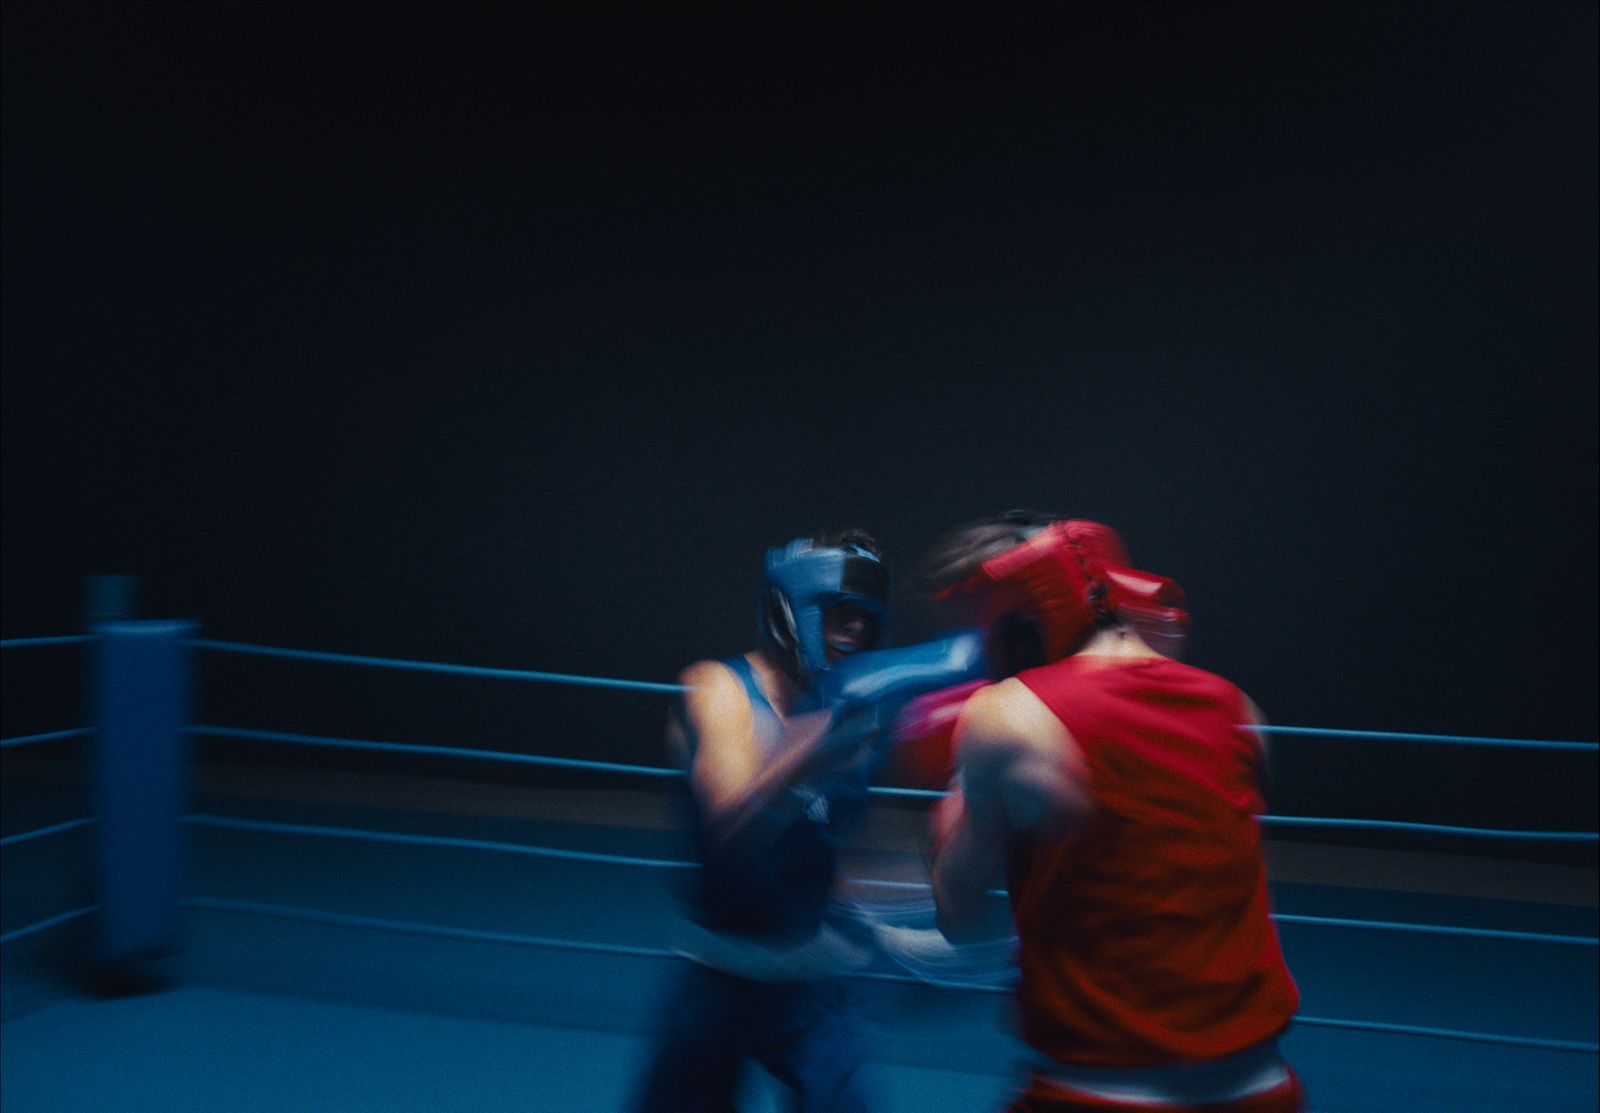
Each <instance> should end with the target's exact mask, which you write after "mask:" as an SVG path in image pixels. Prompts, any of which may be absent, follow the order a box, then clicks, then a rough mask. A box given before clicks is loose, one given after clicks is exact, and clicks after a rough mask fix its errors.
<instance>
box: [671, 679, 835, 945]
mask: <svg viewBox="0 0 1600 1113" xmlns="http://www.w3.org/2000/svg"><path fill="white" fill-rule="evenodd" d="M719 663H720V664H723V665H726V666H727V667H728V668H729V669H731V670H732V671H733V674H734V675H735V676H737V677H738V678H739V679H740V681H741V682H742V683H743V684H744V689H745V694H746V696H747V697H748V698H749V700H750V713H751V716H752V719H753V724H752V729H753V732H754V735H755V740H756V743H757V744H758V745H759V746H761V747H762V748H763V749H764V750H766V751H767V752H768V753H771V752H772V751H773V750H775V749H776V748H777V747H778V746H779V745H781V744H782V741H783V720H782V719H781V718H780V717H779V715H778V712H777V710H776V709H775V708H774V707H773V706H772V704H771V703H770V702H769V701H768V699H767V697H766V695H765V694H764V693H763V692H762V691H761V687H760V685H758V684H757V683H756V678H755V671H754V670H753V669H752V668H751V667H750V662H749V661H748V660H747V659H746V658H744V657H742V656H740V657H727V658H723V659H721V660H720V662H719ZM676 714H677V715H678V717H679V722H680V724H681V725H682V726H683V728H684V736H685V738H686V740H687V741H688V744H689V747H690V752H691V753H693V750H694V747H695V746H696V745H698V740H697V739H696V738H695V736H694V732H693V730H692V729H691V727H690V725H689V723H688V717H687V716H686V715H685V714H684V713H683V708H682V702H681V701H680V702H679V704H678V706H677V708H676ZM792 791H797V792H801V793H803V794H804V795H805V796H807V797H808V798H809V803H808V804H807V806H806V808H805V810H804V811H803V812H802V813H801V814H800V815H799V816H797V817H796V818H795V819H794V820H793V821H792V822H791V823H789V824H788V826H786V827H784V828H783V830H782V831H780V832H779V833H778V834H777V836H776V837H774V838H773V840H772V842H771V845H769V846H767V847H765V848H764V849H762V850H761V851H759V852H757V853H748V850H749V848H748V847H736V848H733V849H734V851H735V852H734V853H729V852H728V849H727V848H720V847H718V846H715V845H713V844H712V843H710V841H709V840H708V839H707V838H706V837H705V823H704V816H703V815H702V814H701V811H700V807H699V804H698V802H697V801H696V800H695V798H694V794H693V793H692V792H687V791H686V792H685V793H684V795H685V796H686V797H687V806H688V809H689V825H690V830H691V831H692V833H693V836H694V843H695V849H696V850H697V851H698V853H699V858H700V862H701V869H700V872H699V875H698V877H697V879H696V881H695V883H694V885H693V888H692V895H691V903H692V904H693V906H694V912H695V914H696V918H697V919H698V920H699V922H700V923H701V925H702V926H704V927H707V928H709V929H711V930H713V931H720V932H726V933H728V934H731V935H743V936H756V937H773V938H781V937H785V936H794V937H801V936H805V935H809V934H811V933H812V932H815V931H816V930H817V929H818V928H819V927H820V926H821V924H822V921H823V919H824V916H825V914H826V912H827V909H828V902H829V897H830V895H831V893H832V890H833V883H834V877H835V874H836V871H837V868H838V851H837V841H838V840H837V838H836V835H835V832H836V829H837V828H838V827H840V826H841V825H842V824H844V823H846V822H848V821H850V820H853V819H855V818H857V817H858V816H859V815H860V813H861V812H863V811H864V810H865V803H866V784H865V781H864V779H863V780H862V781H861V783H859V784H857V783H856V782H855V780H852V779H848V778H829V779H828V780H827V781H825V782H816V783H813V784H808V785H804V786H801V787H799V788H797V789H794V790H792ZM739 851H746V852H744V853H740V852H739Z"/></svg>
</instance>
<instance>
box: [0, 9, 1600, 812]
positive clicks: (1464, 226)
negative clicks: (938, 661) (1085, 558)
mask: <svg viewBox="0 0 1600 1113" xmlns="http://www.w3.org/2000/svg"><path fill="white" fill-rule="evenodd" d="M1596 10H1597V9H1596V6H1595V5H1594V4H1589V3H1584V4H1568V3H1544V4H1535V5H1524V4H1507V5H1498V4H1496V5H1488V4H1464V3H1463V4H1447V5H1433V4H1394V5H1372V6H1367V5H1355V4H1305V3H1288V4H1279V3H1271V4H1236V3H1227V4H1207V5H1201V4H1183V5H1174V6H1166V5H1136V4H1115V5H1098V4H1089V5H1049V6H1023V5H982V6H970V7H968V6H960V7H950V6H922V5H918V6H892V5H871V6H853V5H808V6H768V5H761V6H728V7H721V6H699V5H689V6H678V5H661V6H657V7H624V6H616V5H596V6H579V5H552V6H537V5H530V6H507V7H473V6H446V5H437V6H426V7H401V6H396V5H389V4H379V5H371V6H366V5H320V4H311V5H283V4H251V5H230V4H204V5H162V4H122V5H119V4H92V5H91V4H61V3H51V4H33V3H16V2H11V3H7V5H6V7H5V9H4V28H3V29H4V197H3V200H4V224H3V234H4V240H3V249H4V276H3V293H4V307H3V308H4V534H3V554H0V555H3V560H4V589H3V605H4V610H3V632H4V635H5V636H6V637H18V636H28V635H37V634H57V633H66V632H71V631H74V630H77V629H80V628H81V627H82V622H83V617H82V616H83V596H84V587H83V585H84V578H85V577H86V576H88V575H91V574H96V573H125V574H131V575H135V576H137V577H139V583H140V600H139V610H140V613H142V614H144V615H147V616H158V617H168V616H183V617H193V618H196V619H198V620H199V621H200V622H201V623H202V626H203V629H204V632H205V633H206V634H207V635H208V636H211V637H215V638H223V639H230V640H238V641H246V642H257V643H264V644H270V645H284V646H292V647H299V648H308V649H319V650H330V651H338V652H351V653H361V654H374V655H383V656H397V657H414V658H425V659H431V660H442V661H452V662H458V663H463V664H474V665H489V666H504V667H512V668H531V669H542V670H552V671H560V672H572V673H580V674H591V675H603V676H612V677H622V678H629V679H642V680H663V681H664V680H671V679H672V678H673V677H674V675H675V673H676V671H677V670H678V669H679V668H680V667H682V665H683V664H685V663H686V662H687V661H689V660H691V659H693V658H695V657H698V656H704V655H708V654H721V653H729V652H735V651H738V650H740V649H743V648H746V647H747V646H748V645H749V644H750V643H751V642H752V641H753V618H754V610H755V598H756V588H757V584H758V580H759V562H760V554H761V550H762V549H763V548H764V547H765V546H767V545H771V544H775V543H779V542H782V541H784V540H786V539H787V538H789V537H791V536H793V535H795V534H799V533H804V532H810V531H812V530H815V529H818V528H825V527H838V526H844V525H860V526H863V527H865V528H867V529H869V530H871V531H873V532H874V533H875V534H877V535H878V537H879V538H880V539H881V540H882V541H883V543H884V544H885V546H886V547H887V548H888V549H889V550H890V555H891V558H892V560H893V561H894V563H895V565H896V567H897V569H898V570H900V571H901V572H905V571H907V570H909V568H910V567H911V565H912V563H913V562H914V561H915V559H916V557H917V556H918V555H919V554H920V552H921V550H922V549H924V548H925V547H926V546H927V545H928V544H929V543H930V542H931V541H932V540H933V539H934V538H935V537H936V536H937V535H938V534H940V533H941V532H943V531H944V530H945V529H946V528H948V527H950V526H952V525H954V524H957V523H960V522H962V521H965V520H967V519H970V518H972V517H975V516H978V515H983V514H988V513H993V512H996V511H999V510H1002V509H1005V508H1007V507H1012V506H1034V507H1042V508H1047V509H1053V510H1060V511H1065V512H1069V513H1072V514H1074V515H1079V516H1091V517H1098V518H1101V519H1103V520H1105V521H1108V522H1110V523H1112V524H1113V525H1116V526H1118V527H1119V528H1120V529H1121V530H1122V531H1123V533H1124V536H1125V537H1126V538H1127V540H1128V542H1129V545H1130V548H1131V549H1132V552H1133V555H1134V558H1135V560H1136V562H1137V563H1139V564H1141V565H1142V566H1144V567H1146V568H1149V569H1151V570H1153V571H1158V572H1162V573H1166V574H1169V575H1172V576H1173V577H1175V578H1177V579H1178V580H1179V581H1180V582H1182V583H1183V585H1184V586H1185V588H1186V589H1187V590H1188V593H1189V597H1190V602H1191V608H1192V611H1193V613H1194V616H1195V622H1196V628H1195V637H1194V639H1193V642H1192V651H1191V654H1190V659H1191V660H1193V661H1194V662H1196V663H1198V664H1200V665H1202V666H1204V667H1208V668H1212V669H1215V670H1217V671H1220V672H1222V673H1224V674H1226V675H1228V676H1230V677H1232V678H1234V679H1235V680H1237V681H1238V682H1239V683H1240V684H1241V685H1242V686H1244V687H1245V688H1246V689H1247V690H1248V691H1250V692H1251V694H1252V695H1253V696H1254V697H1255V698H1256V699H1257V700H1258V702H1260V703H1261V704H1262V706H1263V707H1264V708H1265V710H1266V712H1267V714H1268V715H1269V716H1270V717H1271V718H1273V719H1274V720H1275V721H1277V722H1280V723H1287V724H1300V725H1318V726H1338V727H1353V728H1366V729H1378V730H1402V731H1428V732H1444V733H1464V734H1474V735H1501V736H1518V737H1532V738H1558V739H1580V740H1581V739H1587V740H1592V739H1594V737H1595V735H1596V729H1597V725H1596V685H1595V677H1596V672H1597V667H1596V666H1597V661H1596V629H1595V623H1596V610H1597V608H1596V591H1595V583H1596V581H1595V563H1596V538H1595V534H1596V520H1597V514H1596V507H1597V500H1596V487H1595V485H1596V471H1597V468H1596V464H1597V455H1596V442H1595V427H1596V408H1597V407H1596V362H1597V343H1596V308H1595V307H1596V293H1597V290H1596V246H1597V245H1596V225H1595V210H1596V200H1597V190H1596V154H1597V148H1596V138H1595V136H1596V130H1597V121H1596ZM931 629H932V627H931V624H930V621H929V618H928V616H927V615H926V614H925V613H924V612H923V611H921V610H920V609H919V608H918V607H917V605H916V603H915V601H914V600H908V601H907V605H906V606H905V607H904V608H903V618H902V620H901V622H900V630H899V633H900V635H901V637H902V640H906V639H913V638H918V637H922V636H926V635H927V634H928V633H930V632H931ZM18 653H19V651H11V652H8V653H7V655H6V657H7V660H6V667H7V672H8V684H7V689H8V692H7V704H8V712H7V713H8V717H9V718H11V719H12V720H14V721H16V722H23V721H24V720H25V719H26V718H27V714H26V712H25V711H23V710H21V709H20V707H21V704H22V703H23V702H25V701H24V699H23V694H22V692H21V690H22V689H23V688H27V689H28V692H27V693H26V694H27V696H28V698H30V699H33V700H35V702H37V700H38V699H39V698H41V697H40V695H39V693H40V691H41V690H43V689H46V688H49V687H50V685H48V684H46V683H44V682H43V681H36V680H35V678H34V675H35V674H34V671H32V670H36V669H39V668H43V667H44V666H41V665H33V664H24V663H22V662H21V661H20V659H18ZM206 670H207V675H206V685H207V686H206V692H207V707H206V712H205V713H206V715H207V716H208V718H210V719H211V720H212V721H222V722H227V723H230V724H232V725H239V726H259V727H271V728H278V729H289V730H307V731H313V732H319V733H328V734H340V733H345V734H349V735H351V736H354V737H366V738H380V739H393V740H408V741H416V742H433V743H438V744H447V745H476V746H504V747H509V748H520V749H528V750H531V751H534V752H553V753H576V754H591V755H594V756H599V757H606V758H613V759H621V760H648V761H657V760H659V758H660V754H659V742H658V729H657V727H658V724H659V721H660V714H661V710H662V704H663V697H660V696H653V695H628V694H612V693H595V692H594V691H592V690H578V689H555V688H548V687H542V686H540V687H533V686H526V685H505V684H490V683H487V682H483V683H479V682H474V681H462V680H447V679H435V678H429V677H422V676H418V675H415V674H400V675H398V676H396V675H390V674H380V673H375V672H371V671H368V670H341V669H332V668H326V667H315V668H313V667H307V666H301V665H280V664H273V663H270V662H264V661H257V660H244V659H231V658H220V657H215V658H211V657H208V660H207V663H206ZM46 702H48V700H46ZM48 725H59V724H48ZM38 729H47V726H40V727H39V728H38ZM1292 745H1293V746H1297V747H1298V749H1296V750H1295V753H1296V754H1298V755H1299V756H1298V757H1289V756H1287V750H1288V748H1289V747H1291V746H1292ZM1281 747H1282V749H1283V750H1284V751H1285V754H1286V756H1285V757H1284V758H1283V759H1282V760H1284V761H1285V762H1287V763H1289V764H1291V765H1292V763H1293V762H1294V761H1297V760H1298V761H1301V762H1302V763H1304V764H1303V765H1302V767H1301V768H1300V770H1299V772H1298V773H1296V772H1295V771H1294V770H1293V769H1288V770H1287V771H1286V772H1285V773H1284V774H1283V775H1280V781H1281V782H1287V783H1289V784H1291V785H1298V788H1290V789H1288V791H1289V792H1290V793H1291V795H1292V794H1294V793H1297V792H1298V793H1303V794H1304V797H1305V799H1304V808H1303V810H1306V811H1308V812H1310V813H1311V814H1318V813H1321V814H1330V813H1338V812H1343V813H1345V814H1355V813H1373V814H1389V813H1394V814H1405V815H1406V816H1407V817H1410V818H1429V817H1430V816H1433V817H1436V818H1437V817H1438V816H1434V813H1432V812H1428V809H1427V808H1426V807H1422V808H1421V809H1420V811H1419V806H1418V800H1419V798H1425V799H1432V798H1433V797H1434V796H1435V795H1437V794H1438V792H1439V790H1440V786H1441V785H1442V786H1444V788H1447V789H1450V790H1451V794H1458V795H1460V796H1461V798H1462V799H1463V800H1464V801H1466V803H1465V804H1463V805H1462V807H1463V808H1464V809H1465V811H1466V812H1470V813H1472V814H1470V815H1456V814H1454V813H1453V811H1451V809H1445V810H1446V811H1451V814H1450V818H1452V819H1456V820H1460V821H1469V822H1470V821H1473V820H1476V821H1479V822H1483V821H1486V820H1492V819H1494V818H1495V813H1494V809H1495V807H1497V806H1498V804H1497V801H1499V800H1500V799H1501V798H1502V797H1505V796H1510V797H1515V798H1516V801H1517V807H1516V811H1517V812H1518V814H1519V815H1523V813H1527V814H1541V815H1544V817H1545V818H1547V819H1548V818H1549V816H1550V815H1555V816H1557V818H1566V819H1573V820H1574V821H1578V822H1583V821H1586V822H1587V823H1588V824H1590V825H1591V828H1592V824H1593V822H1594V819H1593V814H1594V813H1593V802H1592V793H1593V789H1594V775H1595V774H1594V770H1595V765H1594V761H1593V760H1592V759H1585V758H1571V757H1564V756H1563V757H1556V756H1549V755H1517V754H1513V755H1509V756H1508V755H1505V754H1496V755H1494V756H1493V758H1492V759H1491V758H1489V757H1487V756H1485V755H1482V754H1479V753H1474V752H1469V751H1465V750H1459V749H1458V750H1443V749H1439V748H1434V747H1406V746H1395V745H1392V744H1383V745H1380V746H1377V747H1374V746H1371V745H1368V744H1365V743H1339V744H1337V746H1336V748H1331V749H1330V748H1329V747H1330V744H1328V743H1316V742H1306V743H1293V744H1292V743H1290V742H1289V741H1287V740H1285V741H1284V742H1283V743H1282V744H1281ZM1319 747H1320V749H1319ZM1485 807H1488V808H1489V809H1490V814H1487V815H1486V814H1485V812H1484V811H1483V809H1484V808H1485ZM1283 810H1289V809H1287V808H1285V809H1283ZM1424 812H1426V813H1427V814H1421V813H1424ZM1574 817H1575V818H1574ZM1524 818H1525V816H1524Z"/></svg>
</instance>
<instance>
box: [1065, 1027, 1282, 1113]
mask: <svg viewBox="0 0 1600 1113" xmlns="http://www.w3.org/2000/svg"><path fill="white" fill-rule="evenodd" d="M1034 1074H1035V1075H1036V1076H1038V1077H1039V1078H1041V1079H1044V1080H1045V1081H1047V1082H1049V1083H1051V1084H1052V1085H1055V1086H1060V1087H1062V1088H1063V1089H1067V1090H1071V1091H1073V1092H1075V1093H1079V1094H1083V1095H1085V1096H1086V1097H1095V1098H1101V1099H1103V1100H1106V1101H1120V1102H1124V1103H1126V1104H1128V1105H1161V1104H1167V1105H1202V1104H1205V1103H1207V1102H1227V1101H1238V1100H1239V1099H1240V1098H1247V1097H1250V1096H1251V1095H1252V1094H1260V1093H1265V1092H1266V1091H1268V1090H1271V1089H1274V1088H1276V1087H1278V1086H1282V1085H1283V1084H1284V1083H1286V1082H1288V1081H1289V1078H1290V1074H1289V1066H1288V1064H1287V1063H1285V1062H1284V1061H1283V1056H1282V1055H1280V1054H1279V1052H1278V1041H1277V1040H1268V1041H1267V1042H1265V1043H1259V1044H1256V1045H1255V1046H1254V1047H1250V1048H1246V1049H1245V1050H1243V1051H1239V1052H1236V1053H1234V1054H1232V1055H1228V1056H1224V1057H1223V1058H1221V1059H1211V1060H1208V1061H1206V1062H1203V1063H1169V1064H1165V1065H1162V1066H1158V1067H1084V1066H1078V1065H1076V1064H1073V1063H1058V1062H1055V1061H1054V1060H1046V1061H1044V1062H1042V1063H1040V1064H1038V1065H1037V1066H1036V1067H1035V1069H1034Z"/></svg>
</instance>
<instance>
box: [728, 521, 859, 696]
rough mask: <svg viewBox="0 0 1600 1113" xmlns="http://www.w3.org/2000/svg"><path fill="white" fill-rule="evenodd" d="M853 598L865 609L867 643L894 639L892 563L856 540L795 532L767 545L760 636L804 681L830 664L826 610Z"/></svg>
mask: <svg viewBox="0 0 1600 1113" xmlns="http://www.w3.org/2000/svg"><path fill="white" fill-rule="evenodd" d="M837 603H853V604H855V605H856V606H858V607H859V608H861V610H862V612H863V613H864V614H865V616H866V618H867V620H868V622H867V631H866V634H865V636H864V638H863V642H862V648H863V649H879V648H881V647H883V646H884V645H886V644H887V643H888V640H889V569H888V568H887V567H886V566H885V565H884V563H883V561H882V560H881V559H879V557H878V556H877V555H876V554H874V553H871V552H869V551H868V550H866V549H863V548H860V547H858V546H856V545H842V546H838V547H833V546H818V545H816V544H815V543H814V542H813V541H811V540H810V539H809V538H804V537H802V538H796V539H795V540H793V541H791V542H789V544H787V545H784V546H781V547H779V548H774V549H768V550H767V557H766V577H765V586H764V587H763V589H762V599H761V613H760V616H759V628H760V633H761V642H762V644H763V645H764V646H766V647H768V648H769V649H771V650H772V651H773V652H774V653H775V654H776V655H777V656H778V657H779V659H781V660H782V661H784V662H785V664H786V665H787V667H788V668H789V671H790V672H791V673H793V674H794V675H795V677H796V678H797V679H799V680H801V681H802V682H806V683H809V681H810V680H811V679H812V678H813V677H815V676H816V675H817V674H819V673H821V672H823V671H824V670H826V669H827V667H828V643H827V637H826V635H825V633H824V612H825V611H826V610H827V609H828V608H829V607H831V606H833V605H834V604H837Z"/></svg>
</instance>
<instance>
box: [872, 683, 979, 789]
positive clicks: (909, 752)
mask: <svg viewBox="0 0 1600 1113" xmlns="http://www.w3.org/2000/svg"><path fill="white" fill-rule="evenodd" d="M988 683H989V681H987V680H969V681H968V682H967V683H965V684H957V685H955V686H954V687H951V688H940V689H939V690H938V691H936V692H928V693H926V694H924V695H920V696H918V697H917V698H915V699H913V700H911V701H910V702H909V703H907V704H906V705H905V707H904V708H902V709H901V711H900V714H899V715H898V716H896V717H895V721H894V728H893V736H894V750H893V752H892V755H891V757H890V759H889V768H890V774H891V776H892V777H893V778H894V779H895V780H897V781H900V782H901V783H903V784H904V785H905V786H906V787H908V788H930V789H937V788H944V787H945V786H946V785H948V784H949V783H950V778H951V777H952V776H954V775H955V770H956V755H955V734H956V720H958V719H959V718H960V717H961V709H962V708H963V707H965V706H966V703H967V700H969V699H971V698H972V695H973V693H974V692H976V691H977V690H978V689H979V688H982V687H984V686H985V685H986V684H988Z"/></svg>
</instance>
